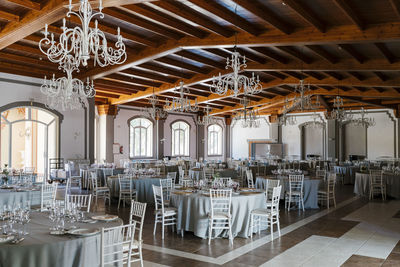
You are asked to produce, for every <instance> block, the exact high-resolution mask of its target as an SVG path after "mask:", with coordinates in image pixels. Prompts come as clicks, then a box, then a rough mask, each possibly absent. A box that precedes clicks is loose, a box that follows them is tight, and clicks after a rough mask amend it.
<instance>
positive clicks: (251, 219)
mask: <svg viewBox="0 0 400 267" xmlns="http://www.w3.org/2000/svg"><path fill="white" fill-rule="evenodd" d="M253 216H254V215H253V214H250V225H249V233H248V234H247V236H248V235H250V238H251V239H253Z"/></svg>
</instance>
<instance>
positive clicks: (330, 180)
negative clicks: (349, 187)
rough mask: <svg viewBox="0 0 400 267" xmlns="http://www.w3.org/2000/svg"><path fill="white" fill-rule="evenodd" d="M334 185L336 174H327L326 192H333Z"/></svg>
mask: <svg viewBox="0 0 400 267" xmlns="http://www.w3.org/2000/svg"><path fill="white" fill-rule="evenodd" d="M335 184H336V173H334V172H330V173H329V174H328V180H327V181H326V190H327V192H335Z"/></svg>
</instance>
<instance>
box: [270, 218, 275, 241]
mask: <svg viewBox="0 0 400 267" xmlns="http://www.w3.org/2000/svg"><path fill="white" fill-rule="evenodd" d="M269 226H270V228H271V240H274V226H273V224H272V216H271V218H270V222H269Z"/></svg>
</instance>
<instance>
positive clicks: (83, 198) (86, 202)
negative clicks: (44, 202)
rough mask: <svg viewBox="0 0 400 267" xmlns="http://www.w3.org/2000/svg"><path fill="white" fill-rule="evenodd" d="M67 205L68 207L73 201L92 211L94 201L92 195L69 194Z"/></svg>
mask: <svg viewBox="0 0 400 267" xmlns="http://www.w3.org/2000/svg"><path fill="white" fill-rule="evenodd" d="M65 203H66V206H67V207H68V206H69V205H70V204H71V203H73V204H77V205H79V206H80V207H81V208H85V209H86V211H87V212H89V211H90V204H91V203H92V195H69V194H68V195H67V198H66V202H65Z"/></svg>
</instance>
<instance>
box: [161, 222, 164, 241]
mask: <svg viewBox="0 0 400 267" xmlns="http://www.w3.org/2000/svg"><path fill="white" fill-rule="evenodd" d="M161 228H162V230H161V231H162V232H161V239H162V240H164V216H162V225H161Z"/></svg>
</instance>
